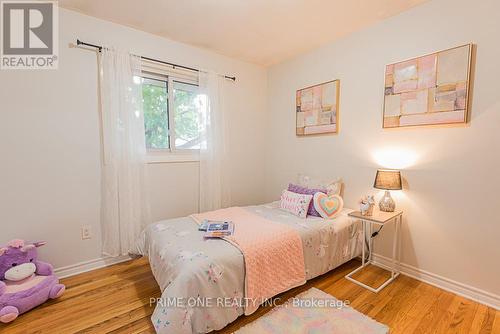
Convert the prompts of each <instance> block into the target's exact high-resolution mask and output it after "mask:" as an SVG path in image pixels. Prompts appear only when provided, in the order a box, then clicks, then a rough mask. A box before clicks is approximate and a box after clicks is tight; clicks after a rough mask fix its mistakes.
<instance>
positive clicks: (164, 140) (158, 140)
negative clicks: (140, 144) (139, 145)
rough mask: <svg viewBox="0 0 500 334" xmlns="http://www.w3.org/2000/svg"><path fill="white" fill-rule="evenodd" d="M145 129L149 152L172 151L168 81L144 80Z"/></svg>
mask: <svg viewBox="0 0 500 334" xmlns="http://www.w3.org/2000/svg"><path fill="white" fill-rule="evenodd" d="M142 101H143V108H144V128H145V131H146V148H147V149H148V150H151V149H156V150H168V149H170V138H169V126H168V84H167V81H161V80H156V79H149V78H143V79H142Z"/></svg>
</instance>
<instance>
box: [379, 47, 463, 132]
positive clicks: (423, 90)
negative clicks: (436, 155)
mask: <svg viewBox="0 0 500 334" xmlns="http://www.w3.org/2000/svg"><path fill="white" fill-rule="evenodd" d="M472 52H473V44H472V43H468V44H464V45H460V46H456V47H452V48H448V49H444V50H440V51H435V52H432V53H428V54H425V55H421V56H418V57H413V58H410V59H406V60H403V61H399V62H396V63H392V64H388V65H386V66H385V71H384V104H383V113H382V128H384V129H390V128H406V127H421V126H437V125H441V126H443V125H457V124H466V123H468V121H469V114H470V106H469V102H470V101H469V99H470V90H471V71H472Z"/></svg>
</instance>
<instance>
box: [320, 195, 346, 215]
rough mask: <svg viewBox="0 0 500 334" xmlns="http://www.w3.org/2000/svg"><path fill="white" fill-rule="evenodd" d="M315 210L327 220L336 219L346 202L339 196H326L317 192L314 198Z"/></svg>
mask: <svg viewBox="0 0 500 334" xmlns="http://www.w3.org/2000/svg"><path fill="white" fill-rule="evenodd" d="M313 203H314V208H315V209H316V211H318V213H319V214H320V215H321V217H323V218H325V219H332V218H334V217H335V216H336V215H337V214H338V213H339V212H340V211H342V208H343V207H344V200H343V199H342V197H340V196H339V195H330V196H328V195H326V194H324V193H320V192H317V193H316V194H314V198H313Z"/></svg>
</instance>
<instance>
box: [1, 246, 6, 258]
mask: <svg viewBox="0 0 500 334" xmlns="http://www.w3.org/2000/svg"><path fill="white" fill-rule="evenodd" d="M6 251H7V248H5V247H2V248H0V256H2V255H4V254H5V252H6Z"/></svg>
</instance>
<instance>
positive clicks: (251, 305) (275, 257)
mask: <svg viewBox="0 0 500 334" xmlns="http://www.w3.org/2000/svg"><path fill="white" fill-rule="evenodd" d="M191 217H192V218H193V219H194V220H195V221H196V222H197V223H198V224H200V223H201V222H202V221H203V220H204V219H209V220H230V221H232V222H233V223H234V235H232V236H230V237H226V238H224V239H225V240H227V241H229V242H231V243H232V244H233V245H235V246H236V247H238V248H239V249H240V251H241V252H242V253H243V256H244V257H245V297H246V307H245V314H246V315H249V314H252V313H253V312H255V311H256V310H257V309H258V308H259V305H260V304H261V303H263V302H264V301H265V300H266V299H268V298H271V297H274V296H276V295H277V294H280V293H282V292H284V291H287V290H290V289H292V288H294V287H297V286H299V285H302V284H304V283H305V281H306V274H305V265H304V253H303V249H302V240H301V238H300V235H299V234H298V233H297V232H296V231H295V230H293V229H292V228H290V227H288V226H286V225H284V224H280V223H276V222H273V221H271V220H268V219H265V218H263V217H260V216H258V215H255V214H253V213H251V212H249V211H247V210H245V209H243V208H239V207H232V208H227V209H221V210H216V211H210V212H205V213H200V214H195V215H192V216H191Z"/></svg>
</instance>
